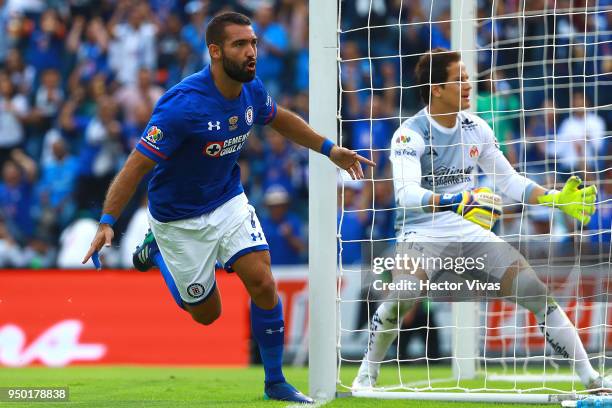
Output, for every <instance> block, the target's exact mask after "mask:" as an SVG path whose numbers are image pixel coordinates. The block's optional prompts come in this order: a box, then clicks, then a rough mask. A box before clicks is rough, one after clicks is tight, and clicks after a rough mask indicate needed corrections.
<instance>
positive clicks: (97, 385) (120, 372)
mask: <svg viewBox="0 0 612 408" xmlns="http://www.w3.org/2000/svg"><path fill="white" fill-rule="evenodd" d="M432 370H433V371H432V376H434V375H435V377H449V376H450V370H449V369H448V368H446V367H434V368H432ZM356 371H357V367H356V366H343V367H342V381H343V383H344V384H350V383H351V381H352V378H353V376H354V374H355V373H356ZM397 373H398V370H397V369H396V368H395V369H394V368H388V369H385V370H384V371H383V372H382V374H381V383H383V384H397V383H398V381H397V380H398V374H397ZM285 374H286V376H287V378H288V379H289V380H290V381H291V382H292V383H293V384H294V385H295V386H296V387H298V388H299V389H300V390H302V391H304V392H305V391H307V383H308V371H307V370H306V369H305V368H286V369H285ZM424 378H426V371H425V369H424V368H422V367H402V381H405V382H409V381H415V380H418V379H424ZM442 385H454V384H453V383H451V384H442ZM461 385H463V386H467V387H479V386H483V385H484V383H483V381H482V380H474V381H466V382H463V383H462V384H461ZM527 385H532V386H541V384H527ZM547 385H548V386H553V387H558V388H560V389H567V387H568V386H569V384H547ZM7 386H24V387H25V386H30V387H31V386H37V387H41V386H68V387H69V389H70V402H67V403H66V402H65V403H55V404H49V403H44V404H41V403H36V402H34V403H24V402H22V403H15V404H10V405H9V404H2V403H0V405H4V406H11V405H14V406H15V407H26V406H33V407H39V408H40V407H42V406H45V407H73V406H74V407H77V406H78V407H113V408H115V407H117V408H119V407H268V408H273V407H285V406H287V405H288V404H286V403H279V402H271V401H264V400H263V398H262V395H263V370H262V369H260V368H258V367H253V368H247V369H232V368H211V367H206V368H196V367H194V368H184V367H180V368H179V367H132V366H110V367H68V368H57V369H51V368H44V367H29V368H1V369H0V387H7ZM488 386H489V387H500V388H503V387H506V388H507V387H511V385H510V384H508V383H496V382H489V383H488ZM378 406H384V407H400V406H401V407H406V406H412V407H448V408H451V407H452V408H460V407H461V408H463V407H482V406H484V405H483V404H478V403H473V404H468V403H452V402H449V403H442V402H422V401H405V400H404V401H402V400H391V401H389V400H386V401H382V400H372V399H364V398H339V399H336V400H334V401H332V402H331V403H329V404H326V405H325V407H326V408H327V407H330V408H332V407H378ZM495 406H496V407H520V406H526V407H527V406H528V407H538V405H517V404H513V405H506V404H495ZM542 406H547V405H542ZM548 406H550V405H548Z"/></svg>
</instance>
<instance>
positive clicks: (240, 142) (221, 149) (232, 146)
mask: <svg viewBox="0 0 612 408" xmlns="http://www.w3.org/2000/svg"><path fill="white" fill-rule="evenodd" d="M248 138H249V133H248V132H247V133H245V134H243V135H240V136H236V137H232V138H229V139H227V140H220V141H216V142H208V143H206V146H204V154H205V155H207V156H210V157H223V156H225V155H227V154H231V153H235V152H238V151H240V149H242V146H244V144H245V143H246V141H247V139H248Z"/></svg>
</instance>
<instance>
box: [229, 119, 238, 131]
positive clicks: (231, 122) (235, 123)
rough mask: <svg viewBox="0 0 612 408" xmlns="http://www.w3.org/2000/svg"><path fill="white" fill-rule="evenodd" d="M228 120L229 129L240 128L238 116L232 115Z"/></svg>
mask: <svg viewBox="0 0 612 408" xmlns="http://www.w3.org/2000/svg"><path fill="white" fill-rule="evenodd" d="M227 121H228V122H229V130H236V129H238V116H232V117H230V118H229V119H228V120H227Z"/></svg>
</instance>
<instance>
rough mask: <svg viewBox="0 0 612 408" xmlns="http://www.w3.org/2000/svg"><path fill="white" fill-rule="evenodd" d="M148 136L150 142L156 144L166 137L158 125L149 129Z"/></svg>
mask: <svg viewBox="0 0 612 408" xmlns="http://www.w3.org/2000/svg"><path fill="white" fill-rule="evenodd" d="M146 138H147V140H148V141H149V142H151V143H153V144H155V143H157V142H159V141H160V140H162V139H163V138H164V133H163V132H162V131H161V129H160V128H158V127H157V126H151V127H150V128H149V130H147V136H146Z"/></svg>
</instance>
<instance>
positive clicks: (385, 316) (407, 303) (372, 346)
mask: <svg viewBox="0 0 612 408" xmlns="http://www.w3.org/2000/svg"><path fill="white" fill-rule="evenodd" d="M412 305H414V301H413V300H402V301H388V302H384V303H383V304H382V305H380V306H379V307H378V309H376V312H375V313H374V316H372V323H371V325H370V338H369V340H368V349H367V350H366V354H365V357H364V359H365V360H367V361H369V362H370V365H372V364H374V367H378V366H377V364H378V365H380V362H381V361H382V360H383V359H384V358H385V355H386V354H387V350H388V349H389V346H391V343H393V340H395V338H396V337H397V335H398V333H399V327H400V322H401V319H402V318H403V317H404V315H405V314H406V312H407V311H408V310H409V309H410V308H411V307H412ZM400 306H401V307H400ZM398 308H399V311H398Z"/></svg>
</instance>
